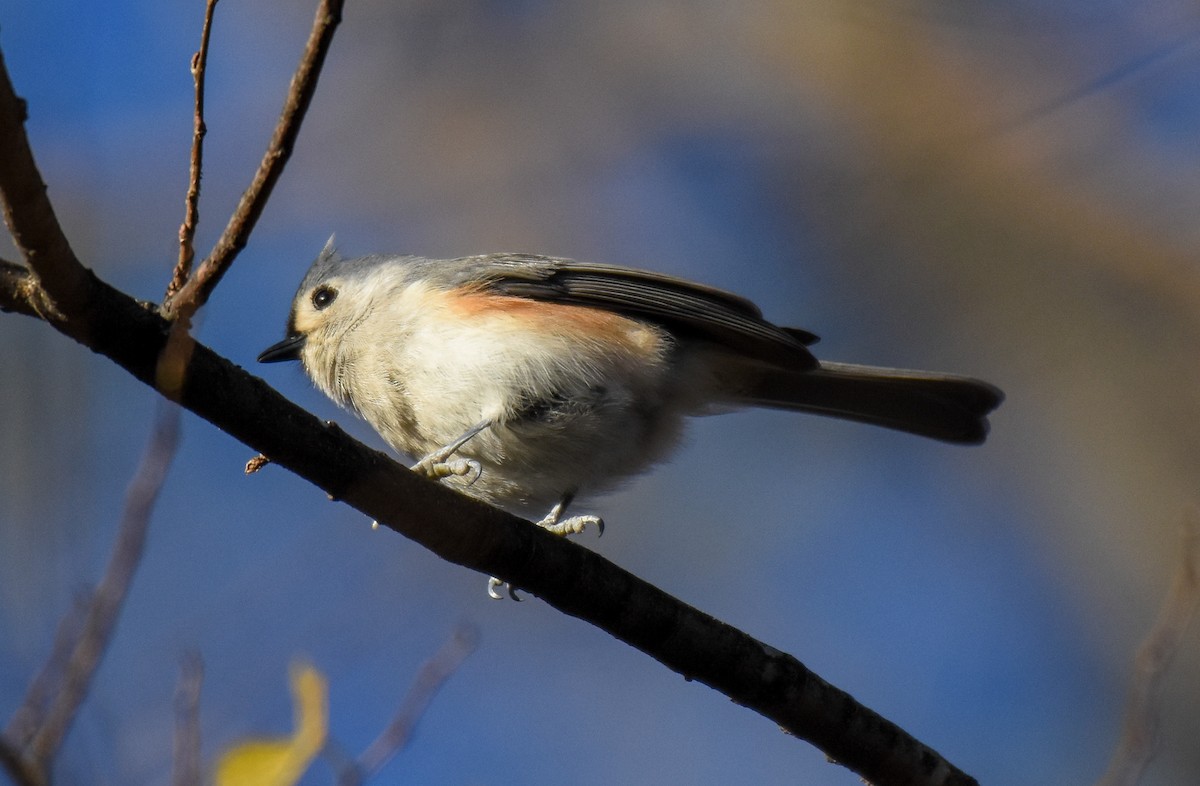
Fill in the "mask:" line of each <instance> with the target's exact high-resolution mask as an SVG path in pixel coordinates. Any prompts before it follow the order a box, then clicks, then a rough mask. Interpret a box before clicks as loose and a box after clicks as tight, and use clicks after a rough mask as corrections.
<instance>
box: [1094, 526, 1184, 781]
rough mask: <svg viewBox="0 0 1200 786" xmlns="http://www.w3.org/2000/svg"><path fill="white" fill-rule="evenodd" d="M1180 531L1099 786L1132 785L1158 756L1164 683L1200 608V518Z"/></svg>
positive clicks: (1138, 653)
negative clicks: (1175, 563) (1174, 564)
mask: <svg viewBox="0 0 1200 786" xmlns="http://www.w3.org/2000/svg"><path fill="white" fill-rule="evenodd" d="M1181 529H1182V534H1181V537H1180V548H1179V552H1180V554H1179V557H1180V560H1179V568H1178V569H1177V570H1176V571H1175V577H1174V579H1173V580H1172V582H1171V588H1170V589H1169V590H1168V591H1167V595H1166V597H1165V598H1163V602H1162V606H1161V607H1160V608H1159V610H1158V618H1157V619H1156V620H1155V621H1154V627H1152V628H1151V629H1150V632H1149V633H1148V634H1147V635H1146V638H1145V639H1144V640H1143V641H1142V644H1141V646H1140V647H1138V651H1137V655H1135V656H1134V659H1133V679H1132V682H1131V684H1130V686H1129V698H1128V700H1127V703H1126V705H1125V721H1124V723H1123V724H1122V728H1121V739H1120V740H1119V741H1118V742H1117V748H1116V750H1115V751H1114V752H1113V757H1112V761H1110V762H1109V765H1108V770H1107V771H1106V772H1105V773H1104V776H1103V777H1102V778H1101V779H1100V780H1099V781H1097V782H1096V786H1134V784H1136V783H1137V782H1138V781H1139V780H1140V779H1141V777H1142V774H1143V773H1144V772H1145V770H1146V765H1148V764H1149V763H1150V760H1151V759H1152V758H1153V757H1154V749H1155V746H1156V745H1157V742H1158V739H1157V738H1158V712H1159V703H1160V699H1161V696H1162V683H1163V679H1164V678H1165V677H1166V674H1167V670H1168V669H1169V668H1170V666H1171V661H1172V659H1173V658H1174V657H1175V652H1176V650H1178V649H1179V642H1180V641H1181V640H1182V639H1183V634H1184V632H1185V631H1186V630H1187V627H1188V623H1190V622H1191V619H1192V617H1193V616H1194V615H1195V613H1196V606H1197V604H1200V575H1198V572H1200V514H1197V512H1196V511H1195V510H1189V511H1187V512H1186V513H1185V514H1184V520H1183V525H1182V527H1181Z"/></svg>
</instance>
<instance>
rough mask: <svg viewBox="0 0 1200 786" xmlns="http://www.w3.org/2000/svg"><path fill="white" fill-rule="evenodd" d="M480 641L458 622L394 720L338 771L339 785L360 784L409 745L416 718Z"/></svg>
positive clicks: (474, 632) (419, 674) (473, 631)
mask: <svg viewBox="0 0 1200 786" xmlns="http://www.w3.org/2000/svg"><path fill="white" fill-rule="evenodd" d="M478 643H479V632H478V631H477V630H476V629H475V628H474V627H473V626H470V625H466V624H463V625H459V626H458V628H456V629H455V631H454V633H453V634H452V635H451V636H450V638H449V639H448V640H447V641H446V643H445V644H443V645H442V646H441V648H440V649H439V650H438V651H437V652H435V653H434V654H433V656H432V657H430V658H429V660H427V661H425V663H423V664H422V665H421V670H420V671H418V672H417V676H416V679H414V680H413V684H412V686H411V687H410V688H409V689H408V695H407V696H405V697H404V702H403V703H402V704H401V705H400V710H399V711H398V712H397V713H396V716H395V717H394V718H392V721H391V722H390V723H389V724H388V725H387V726H386V727H385V728H384V730H383V731H381V732H380V733H379V736H378V737H376V738H375V740H374V741H373V742H372V743H371V744H370V745H368V746H367V748H366V750H364V751H363V752H362V754H361V755H360V756H359V757H358V760H357V761H355V762H352V763H351V764H350V765H349V766H347V767H344V768H342V770H341V772H340V774H339V775H338V786H361V784H363V783H366V782H367V781H368V780H370V779H371V778H373V777H374V776H375V775H377V774H378V773H379V771H380V770H381V769H383V765H385V764H387V763H388V761H390V760H391V758H392V757H393V756H395V755H396V754H397V753H399V752H400V751H402V750H403V749H404V747H405V746H406V745H408V741H409V739H410V738H411V737H412V733H413V730H414V729H415V728H416V726H417V722H418V721H420V719H421V717H422V716H423V715H424V714H425V711H426V710H427V709H428V708H429V704H430V702H431V701H433V697H434V696H436V695H437V692H438V690H439V689H440V688H441V687H442V685H443V684H444V683H445V682H446V680H448V679H449V678H450V677H452V676H453V675H454V672H456V671H458V667H459V666H461V665H462V662H463V661H464V660H466V659H467V657H468V656H470V654H471V653H472V652H474V651H475V648H476V647H477V646H478Z"/></svg>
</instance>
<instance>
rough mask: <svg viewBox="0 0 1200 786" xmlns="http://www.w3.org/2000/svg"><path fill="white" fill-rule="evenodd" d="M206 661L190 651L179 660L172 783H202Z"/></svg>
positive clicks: (185, 785)
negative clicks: (202, 704)
mask: <svg viewBox="0 0 1200 786" xmlns="http://www.w3.org/2000/svg"><path fill="white" fill-rule="evenodd" d="M203 682H204V661H203V660H201V659H200V653H198V652H189V653H187V654H185V655H184V656H183V661H182V662H181V663H180V664H179V682H178V683H177V684H176V686H175V755H174V766H173V767H172V772H171V786H200V776H201V762H200V687H201V685H202V684H203Z"/></svg>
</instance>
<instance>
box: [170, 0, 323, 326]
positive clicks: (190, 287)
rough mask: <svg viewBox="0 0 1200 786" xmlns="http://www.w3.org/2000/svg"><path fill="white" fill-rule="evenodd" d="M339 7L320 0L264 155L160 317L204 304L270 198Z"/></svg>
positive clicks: (310, 94) (313, 87)
mask: <svg viewBox="0 0 1200 786" xmlns="http://www.w3.org/2000/svg"><path fill="white" fill-rule="evenodd" d="M342 5H343V0H321V5H320V6H319V7H318V8H317V15H316V18H315V19H314V20H313V28H312V32H311V33H310V34H309V37H308V44H307V45H306V46H305V49H304V55H303V57H302V58H301V60H300V65H299V66H298V67H297V69H296V73H295V74H294V75H293V76H292V83H291V86H290V88H289V89H288V95H287V100H286V101H285V102H284V105H283V112H282V113H281V115H280V117H279V122H278V123H277V124H276V126H275V132H274V134H273V135H272V136H271V142H270V144H269V145H268V146H267V152H266V153H265V154H264V155H263V159H262V163H261V164H259V167H258V171H257V172H256V173H255V174H254V179H253V180H252V181H251V183H250V187H249V188H248V189H246V192H245V193H244V194H242V199H241V201H240V202H239V203H238V206H237V209H236V210H235V211H234V213H233V216H232V217H231V218H230V219H229V224H228V225H227V226H226V227H225V231H224V233H222V235H221V238H220V240H218V241H217V244H216V245H215V246H214V247H213V250H212V251H211V252H209V255H208V257H207V258H206V259H205V260H204V261H203V262H201V263H200V267H199V268H197V270H196V273H195V275H194V276H192V278H191V279H190V280H189V281H188V282H187V283H186V284H184V285H183V287H182V288H181V289H180V290H179V291H177V292H176V293H175V294H174V295H173V296H172V297H169V298H167V300H166V301H165V302H164V303H163V313H164V314H165V315H166V316H168V317H170V318H174V316H175V315H178V314H181V313H187V312H188V311H189V310H190V311H191V312H194V311H195V310H196V309H198V308H199V307H200V306H202V305H204V303H205V302H207V301H208V298H209V296H210V295H211V294H212V291H213V289H214V288H215V287H216V286H217V284H218V283H219V282H220V281H221V277H222V276H224V275H225V271H227V270H228V269H229V266H230V265H232V264H233V260H234V259H235V258H236V257H237V255H238V253H239V252H240V251H241V250H242V249H243V248H245V247H246V242H247V241H248V240H249V238H250V233H251V232H252V231H253V230H254V225H255V224H256V223H257V222H258V218H259V216H261V215H262V211H263V208H264V207H266V204H267V199H268V198H269V197H270V196H271V190H272V189H273V188H274V187H275V183H276V181H277V180H279V176H280V175H281V174H283V168H284V165H286V164H287V161H288V158H289V157H291V155H292V148H293V147H294V146H295V143H296V136H297V135H298V134H299V133H300V124H301V122H302V121H303V120H304V114H305V112H306V111H307V110H308V106H309V104H310V103H311V102H312V97H313V93H314V92H315V91H316V89H317V79H318V77H319V76H320V73H321V66H322V65H323V64H324V62H325V55H326V54H327V53H328V51H329V45H330V44H331V43H332V42H333V33H334V31H335V30H336V29H337V26H338V23H339V22H341V19H342Z"/></svg>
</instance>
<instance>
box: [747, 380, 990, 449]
mask: <svg viewBox="0 0 1200 786" xmlns="http://www.w3.org/2000/svg"><path fill="white" fill-rule="evenodd" d="M739 377H741V379H740V380H739V382H740V384H739V385H738V388H739V389H738V390H737V392H736V393H735V394H734V396H733V399H734V401H735V402H736V403H738V404H748V405H753V406H759V407H778V408H780V409H791V410H798V411H802V412H812V413H816V414H820V415H830V416H832V417H837V418H844V419H846V420H856V421H860V422H863V423H870V424H872V425H876V426H883V427H885V428H891V429H896V430H899V431H907V432H910V433H912V434H919V435H921V436H924V437H930V438H932V439H939V440H942V441H944V442H957V443H962V444H978V443H980V442H983V441H984V439H985V438H986V437H987V433H988V421H987V414H988V413H989V412H991V411H992V410H993V409H995V408H996V407H997V406H998V405H999V404H1000V402H1001V401H1003V400H1004V394H1003V393H1001V392H1000V390H999V389H997V388H996V387H995V386H993V385H989V384H988V383H986V382H981V381H980V380H977V379H972V378H970V377H963V376H956V375H953V374H937V373H930V372H925V371H908V370H905V369H894V368H877V367H874V366H859V365H853V364H849V363H826V362H822V363H821V365H820V368H817V369H813V370H810V371H791V370H787V369H780V368H773V367H765V368H764V367H758V368H755V369H748V370H746V372H745V373H744V374H739Z"/></svg>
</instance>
